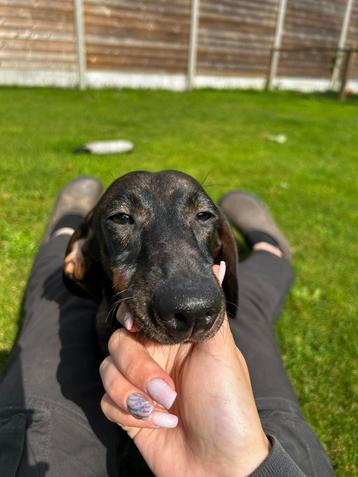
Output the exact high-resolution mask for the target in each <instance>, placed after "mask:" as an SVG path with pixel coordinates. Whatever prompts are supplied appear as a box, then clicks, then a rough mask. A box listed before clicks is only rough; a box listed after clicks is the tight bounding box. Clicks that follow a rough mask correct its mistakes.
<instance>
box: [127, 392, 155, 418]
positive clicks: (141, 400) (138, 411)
mask: <svg viewBox="0 0 358 477" xmlns="http://www.w3.org/2000/svg"><path fill="white" fill-rule="evenodd" d="M127 409H128V412H130V414H132V416H133V417H135V418H137V419H146V418H147V417H149V416H150V414H151V413H152V412H153V409H154V407H153V404H152V403H151V402H149V401H148V399H147V398H146V397H145V396H143V394H139V393H132V394H130V395H129V396H128V398H127Z"/></svg>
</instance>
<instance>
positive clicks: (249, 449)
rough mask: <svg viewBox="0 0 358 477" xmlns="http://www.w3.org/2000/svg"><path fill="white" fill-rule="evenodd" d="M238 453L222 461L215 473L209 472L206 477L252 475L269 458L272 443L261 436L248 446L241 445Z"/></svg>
mask: <svg viewBox="0 0 358 477" xmlns="http://www.w3.org/2000/svg"><path fill="white" fill-rule="evenodd" d="M238 447H239V448H240V449H238V452H237V453H235V455H234V456H233V458H231V459H229V458H228V459H226V461H225V462H223V461H221V463H220V464H219V466H215V471H214V472H212V471H210V470H209V471H208V472H207V473H206V474H205V475H206V476H212V477H218V476H220V477H247V476H249V475H251V474H252V473H253V472H254V471H255V470H256V469H257V468H258V467H259V466H260V465H261V464H262V463H263V462H264V460H265V459H266V458H267V457H268V455H269V454H270V451H271V443H270V441H269V439H268V438H267V437H266V435H265V434H264V433H263V434H262V435H261V436H259V437H257V436H256V439H255V440H254V441H253V442H251V443H247V444H246V445H244V446H243V445H242V444H240V445H239V446H238Z"/></svg>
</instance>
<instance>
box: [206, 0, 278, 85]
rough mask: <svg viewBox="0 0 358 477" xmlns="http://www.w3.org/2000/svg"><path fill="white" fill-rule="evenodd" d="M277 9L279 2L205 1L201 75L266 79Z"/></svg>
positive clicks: (270, 0)
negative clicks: (263, 77) (232, 75)
mask: <svg viewBox="0 0 358 477" xmlns="http://www.w3.org/2000/svg"><path fill="white" fill-rule="evenodd" d="M277 9H278V1H277V0H252V1H250V2H248V1H245V0H236V1H235V0H222V1H220V2H218V1H216V0H201V2H200V19H199V38H198V62H197V66H198V68H197V71H198V73H202V74H216V75H219V74H224V75H230V74H234V75H240V76H251V77H252V76H263V75H265V74H266V73H267V69H268V62H269V56H270V48H271V47H272V43H273V37H274V33H275V26H276V18H277Z"/></svg>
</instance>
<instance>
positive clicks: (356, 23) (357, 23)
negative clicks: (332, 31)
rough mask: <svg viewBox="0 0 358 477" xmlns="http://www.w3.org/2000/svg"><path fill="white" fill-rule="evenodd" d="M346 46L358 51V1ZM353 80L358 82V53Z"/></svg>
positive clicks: (355, 3)
mask: <svg viewBox="0 0 358 477" xmlns="http://www.w3.org/2000/svg"><path fill="white" fill-rule="evenodd" d="M346 46H347V48H354V49H358V0H355V2H354V3H353V8H352V13H351V19H350V23H349V29H348V36H347V45H346ZM351 79H355V80H358V53H355V56H354V63H353V68H352V71H351Z"/></svg>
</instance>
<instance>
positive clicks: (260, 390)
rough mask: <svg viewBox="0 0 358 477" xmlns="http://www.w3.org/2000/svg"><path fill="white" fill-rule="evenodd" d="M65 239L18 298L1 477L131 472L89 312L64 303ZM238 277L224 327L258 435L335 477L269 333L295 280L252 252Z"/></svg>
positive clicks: (2, 384)
mask: <svg viewBox="0 0 358 477" xmlns="http://www.w3.org/2000/svg"><path fill="white" fill-rule="evenodd" d="M67 241H68V237H67V236H60V237H57V238H55V239H52V240H51V241H50V242H48V243H47V244H44V245H42V246H41V247H40V250H39V252H38V255H37V258H36V260H35V264H34V266H33V270H32V273H31V276H30V279H29V283H28V287H27V291H26V295H25V299H24V318H23V324H22V329H21V333H20V335H19V339H18V341H17V344H16V346H15V348H14V350H13V352H12V354H11V356H10V359H9V362H8V364H7V366H6V368H5V370H4V372H3V374H2V377H1V380H0V475H1V476H2V477H13V476H18V477H34V476H43V475H46V476H49V477H54V476H57V477H90V476H94V477H100V476H107V475H109V476H118V475H120V476H123V475H127V474H128V469H127V470H126V468H125V466H124V465H123V467H122V463H121V460H120V458H119V456H120V454H121V452H122V454H123V448H124V447H125V446H126V445H127V436H126V435H124V433H123V431H121V430H120V428H119V427H118V426H117V425H115V424H113V423H111V422H109V421H108V420H107V419H106V418H105V417H104V415H103V414H102V412H101V409H100V405H99V403H100V399H101V397H102V394H103V392H104V391H103V388H102V384H101V380H100V377H99V373H98V367H99V357H98V354H97V346H96V334H95V329H94V318H95V314H96V304H95V303H94V302H92V301H90V300H84V299H81V298H78V297H75V296H73V295H71V294H70V293H69V292H68V291H67V290H66V289H65V287H64V285H63V282H62V261H63V256H64V252H65V248H66V244H67ZM239 273H240V312H239V315H238V317H237V318H236V319H234V320H231V327H232V331H233V334H234V337H235V340H236V343H237V345H238V347H239V348H240V350H241V351H242V352H243V354H244V356H245V358H246V360H247V363H248V366H249V370H250V375H251V380H252V385H253V389H254V394H255V398H256V401H257V406H258V409H259V413H260V417H261V420H262V424H263V427H264V429H265V431H266V432H267V433H268V434H270V435H273V436H275V437H277V439H278V440H279V441H280V443H281V445H282V446H283V447H284V449H285V450H286V451H287V452H288V453H289V455H290V456H291V457H292V458H293V460H294V461H295V462H296V463H297V465H298V466H299V467H300V468H301V469H302V471H303V472H304V473H305V474H306V475H307V476H315V477H329V476H331V475H334V474H333V471H332V468H331V466H330V463H329V460H328V458H327V456H326V454H325V452H324V450H323V448H322V446H321V444H320V443H319V441H318V440H317V438H316V436H315V434H314V433H313V431H312V430H311V429H310V427H309V426H308V424H307V423H306V422H305V420H304V418H303V417H302V414H301V412H300V410H299V406H298V403H297V399H296V397H295V394H294V391H293V389H292V386H291V384H290V382H289V380H288V377H287V374H286V372H285V370H284V368H283V365H282V361H281V357H280V353H279V351H278V347H277V342H276V339H275V335H274V332H273V324H274V322H275V320H276V319H277V318H278V316H279V314H280V312H281V309H282V306H283V302H284V299H285V296H286V294H287V292H288V290H289V287H290V285H291V283H292V281H293V273H292V269H291V267H290V265H289V263H288V262H287V261H286V260H285V259H280V258H277V257H275V256H273V255H271V254H269V253H267V252H254V253H252V254H251V255H250V256H249V258H247V259H246V260H245V261H243V262H242V263H241V264H240V271H239ZM132 475H135V476H137V475H142V474H141V473H139V472H138V471H134V473H133V472H132ZM143 475H144V474H143ZM145 475H147V474H145ZM188 475H190V470H189V469H188Z"/></svg>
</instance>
